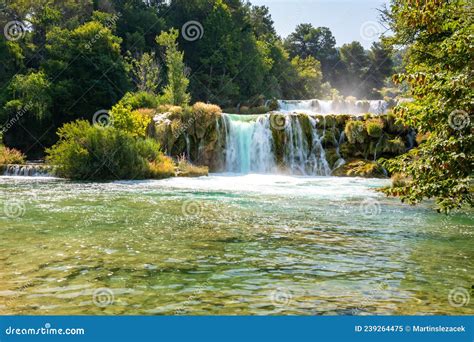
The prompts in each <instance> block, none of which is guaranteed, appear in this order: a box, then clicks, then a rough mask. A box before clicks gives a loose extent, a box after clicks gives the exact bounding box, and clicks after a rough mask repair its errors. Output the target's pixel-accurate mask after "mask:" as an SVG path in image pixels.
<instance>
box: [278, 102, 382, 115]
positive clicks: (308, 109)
mask: <svg viewBox="0 0 474 342" xmlns="http://www.w3.org/2000/svg"><path fill="white" fill-rule="evenodd" d="M278 105H279V108H280V109H279V111H281V112H283V113H305V114H321V115H327V114H365V113H371V114H376V115H382V114H386V112H387V109H388V104H387V102H385V101H383V100H368V101H352V102H349V101H328V100H317V99H314V100H278Z"/></svg>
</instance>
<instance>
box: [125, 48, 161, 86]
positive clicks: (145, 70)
mask: <svg viewBox="0 0 474 342" xmlns="http://www.w3.org/2000/svg"><path fill="white" fill-rule="evenodd" d="M129 63H130V69H131V72H132V79H133V81H134V82H135V84H136V85H137V89H138V90H139V91H143V92H147V93H151V94H155V93H156V90H157V88H158V85H159V84H160V65H159V64H158V61H157V60H156V58H155V53H153V52H152V53H148V52H145V53H144V54H142V55H141V57H140V59H135V58H131V59H130V62H129Z"/></svg>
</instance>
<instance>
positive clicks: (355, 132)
mask: <svg viewBox="0 0 474 342" xmlns="http://www.w3.org/2000/svg"><path fill="white" fill-rule="evenodd" d="M344 133H345V134H346V138H347V140H348V141H349V143H351V144H355V143H360V144H362V143H364V141H365V129H364V123H363V122H362V121H358V120H349V121H347V122H346V127H345V128H344Z"/></svg>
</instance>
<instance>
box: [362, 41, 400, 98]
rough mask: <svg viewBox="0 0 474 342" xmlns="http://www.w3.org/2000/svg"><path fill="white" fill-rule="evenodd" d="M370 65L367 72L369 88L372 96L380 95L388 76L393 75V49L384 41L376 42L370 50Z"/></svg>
mask: <svg viewBox="0 0 474 342" xmlns="http://www.w3.org/2000/svg"><path fill="white" fill-rule="evenodd" d="M368 57H369V62H370V67H369V70H368V73H367V78H368V80H367V83H368V84H369V86H368V88H369V89H368V90H369V95H370V97H371V98H376V97H380V93H379V90H380V89H382V87H383V86H384V84H385V80H386V79H387V77H389V76H392V74H393V67H394V63H393V60H392V57H391V51H390V50H389V49H387V48H386V47H385V46H384V45H383V44H382V43H380V42H375V43H373V44H372V47H371V49H370V50H369V54H368Z"/></svg>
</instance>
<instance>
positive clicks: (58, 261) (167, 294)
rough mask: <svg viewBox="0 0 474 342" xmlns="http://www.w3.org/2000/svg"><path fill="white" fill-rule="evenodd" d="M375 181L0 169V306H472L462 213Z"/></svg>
mask: <svg viewBox="0 0 474 342" xmlns="http://www.w3.org/2000/svg"><path fill="white" fill-rule="evenodd" d="M386 184H387V181H385V180H373V179H357V178H334V177H289V176H271V175H246V176H239V175H212V176H210V177H207V178H197V179H187V178H175V179H168V180H162V181H143V182H113V183H75V182H69V181H64V180H57V179H48V178H44V179H41V178H27V177H24V178H23V177H17V178H8V177H1V178H0V190H1V192H0V194H1V197H0V198H1V203H0V204H1V207H0V209H2V208H3V213H2V215H1V216H0V232H1V239H0V313H1V314H38V315H51V314H145V315H152V314H170V315H174V314H191V315H204V314H213V315H214V314H217V315H221V314H231V315H236V314H251V315H274V314H284V315H287V314H296V315H320V314H326V315H328V314H329V315H340V314H354V315H366V314H388V315H391V314H408V315H414V314H450V315H455V314H474V299H470V289H471V286H472V285H474V280H473V276H472V275H473V271H474V239H473V237H474V228H473V223H474V222H473V218H472V215H470V214H468V213H458V214H456V215H454V216H450V217H444V216H441V215H438V214H436V213H435V212H434V211H433V209H432V208H431V207H430V204H429V203H428V204H426V205H424V206H419V207H410V206H406V205H402V204H401V203H400V202H399V201H398V200H397V199H390V198H386V197H384V196H382V195H381V194H379V193H378V192H376V191H375V189H376V188H378V187H380V186H383V185H386ZM0 213H1V211H0ZM463 289H464V290H463ZM466 294H467V296H466ZM468 300H470V301H469V302H468Z"/></svg>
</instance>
